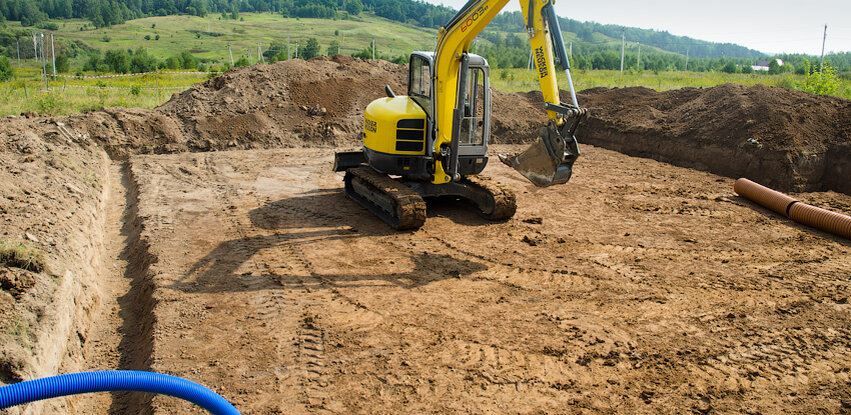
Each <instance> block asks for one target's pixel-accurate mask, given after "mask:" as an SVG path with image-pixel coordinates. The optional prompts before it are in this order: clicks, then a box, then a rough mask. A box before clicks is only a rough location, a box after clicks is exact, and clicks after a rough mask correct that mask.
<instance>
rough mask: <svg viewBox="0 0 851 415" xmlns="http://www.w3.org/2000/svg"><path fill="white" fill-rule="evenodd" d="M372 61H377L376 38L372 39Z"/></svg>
mask: <svg viewBox="0 0 851 415" xmlns="http://www.w3.org/2000/svg"><path fill="white" fill-rule="evenodd" d="M372 59H375V38H373V39H372Z"/></svg>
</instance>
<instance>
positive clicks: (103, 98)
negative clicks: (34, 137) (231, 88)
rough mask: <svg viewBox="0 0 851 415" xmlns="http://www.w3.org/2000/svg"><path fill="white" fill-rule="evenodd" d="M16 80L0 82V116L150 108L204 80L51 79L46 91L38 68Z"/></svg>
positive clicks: (178, 76) (171, 76)
mask: <svg viewBox="0 0 851 415" xmlns="http://www.w3.org/2000/svg"><path fill="white" fill-rule="evenodd" d="M16 75H17V79H15V80H12V81H7V82H2V83H0V115H10V114H16V115H17V114H20V113H22V112H25V111H36V112H38V113H39V114H54V115H61V114H72V113H79V112H87V111H92V110H98V109H101V108H103V107H116V106H119V107H139V108H153V107H156V106H157V105H160V104H162V103H164V102H166V101H168V100H169V98H171V95H172V94H174V93H177V92H180V91H183V90H185V89H187V88H189V87H190V86H192V85H194V84H196V83H198V82H201V81H203V80H205V79H206V78H207V76H206V75H203V74H198V73H185V74H184V73H174V72H170V73H165V74H147V75H139V76H126V77H116V78H85V79H78V78H72V77H65V78H58V79H56V80H51V81H50V83H49V87H50V89H49V90H48V89H47V88H46V86H47V85H45V82H44V80H43V78H42V77H41V76H40V75H41V73H40V72H39V71H38V70H37V69H26V68H24V69H17V70H16Z"/></svg>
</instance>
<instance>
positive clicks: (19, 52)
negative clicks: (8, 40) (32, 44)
mask: <svg viewBox="0 0 851 415" xmlns="http://www.w3.org/2000/svg"><path fill="white" fill-rule="evenodd" d="M15 44H16V45H17V46H18V66H21V41H20V40H18V39H15Z"/></svg>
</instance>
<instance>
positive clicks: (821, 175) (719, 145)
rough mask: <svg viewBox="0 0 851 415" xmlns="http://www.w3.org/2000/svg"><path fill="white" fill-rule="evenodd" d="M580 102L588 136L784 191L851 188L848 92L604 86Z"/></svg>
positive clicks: (582, 129) (581, 135) (597, 141)
mask: <svg viewBox="0 0 851 415" xmlns="http://www.w3.org/2000/svg"><path fill="white" fill-rule="evenodd" d="M580 101H581V105H583V106H587V107H589V108H591V110H592V113H591V114H592V115H591V116H589V117H588V120H587V121H586V122H585V123H584V124H583V125H582V126H581V127H580V129H579V131H578V133H577V135H578V137H579V138H580V140H581V142H585V143H589V144H594V145H598V146H601V147H605V148H609V149H613V150H616V151H620V152H623V153H626V154H629V155H633V156H640V157H648V158H653V159H656V160H659V161H664V162H667V163H671V164H675V165H678V166H684V167H691V168H697V169H701V170H705V171H710V172H713V173H716V174H721V175H724V176H728V177H734V178H735V177H748V178H750V179H752V180H755V181H758V182H760V183H764V184H766V185H768V186H773V187H776V188H778V189H780V190H783V191H823V190H836V191H840V192H844V193H848V192H849V190H851V188H849V184H848V182H849V180H848V179H847V178H848V171H849V170H848V167H847V166H848V158H849V156H848V154H849V152H848V145H849V143H851V101H849V100H846V99H841V98H836V97H830V96H817V95H812V94H808V93H806V92H801V91H792V90H788V89H785V88H772V87H767V86H765V85H755V86H751V87H746V86H741V85H732V84H727V85H720V86H717V87H713V88H705V89H698V88H683V89H680V90H673V91H666V92H656V91H653V90H650V89H646V88H621V89H606V88H597V89H592V90H587V91H584V92H583V93H581V94H580ZM843 174H844V175H843Z"/></svg>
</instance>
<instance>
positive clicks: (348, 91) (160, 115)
mask: <svg viewBox="0 0 851 415" xmlns="http://www.w3.org/2000/svg"><path fill="white" fill-rule="evenodd" d="M406 73H407V72H406V70H405V67H403V66H399V65H395V64H392V63H389V62H385V61H380V60H378V61H369V62H367V61H363V60H360V59H356V58H351V57H346V56H334V57H332V58H327V57H320V58H314V59H311V60H310V61H307V62H306V61H303V60H300V59H293V60H289V61H285V62H278V63H274V64H271V65H255V66H251V67H241V68H234V69H231V70H229V71H227V72H226V73H224V74H222V75H221V76H219V77H216V78H213V79H210V80H208V81H206V82H203V83H201V84H198V85H195V86H193V87H192V88H189V89H188V90H186V91H184V92H182V93H180V94H175V95H174V96H173V97H172V99H171V100H169V101H168V102H167V103H165V104H163V105H162V106H160V107H158V108H155V109H153V110H140V109H126V108H107V109H105V110H103V111H98V112H93V113H90V114H85V115H81V116H76V117H71V119H70V120H69V124H71V126H72V127H73V128H75V129H79V130H84V131H87V132H88V133H89V134H90V136H91V138H93V139H95V140H97V141H98V142H100V143H102V144H103V145H104V147H105V148H106V149H107V151H108V152H109V153H110V154H111V155H112V156H113V157H125V156H127V155H128V154H134V153H175V152H183V151H210V150H223V149H247V148H273V147H304V146H308V147H312V146H343V145H352V144H355V143H356V142H357V138H358V135H359V132H360V128H361V123H362V122H363V120H362V117H363V109H364V108H365V107H366V105H367V104H368V103H369V102H370V101H372V100H373V99H376V98H379V97H381V96H383V95H384V86H385V85H390V87H391V88H393V89H394V90H395V91H404V90H405V88H404V85H405V83H406V81H405V78H406Z"/></svg>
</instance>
